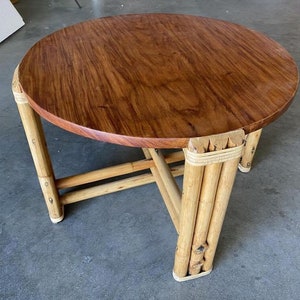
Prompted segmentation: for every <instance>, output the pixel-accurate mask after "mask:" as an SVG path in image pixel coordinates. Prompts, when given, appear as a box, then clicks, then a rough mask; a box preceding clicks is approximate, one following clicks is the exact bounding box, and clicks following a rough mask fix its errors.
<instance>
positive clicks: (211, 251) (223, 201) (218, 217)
mask: <svg viewBox="0 0 300 300" xmlns="http://www.w3.org/2000/svg"><path fill="white" fill-rule="evenodd" d="M243 143H244V135H243V134H241V136H238V135H236V136H233V137H230V138H229V141H228V148H229V149H230V148H231V149H239V150H240V151H239V152H238V151H237V152H236V157H235V158H233V159H231V160H227V161H225V162H224V163H223V166H222V171H221V175H220V179H219V184H218V188H217V193H216V199H215V204H214V208H213V213H212V217H211V221H210V225H209V231H208V235H207V244H208V247H207V250H206V251H205V253H204V263H203V266H202V270H203V271H204V272H206V271H209V270H211V269H212V266H213V260H214V257H215V253H216V249H217V245H218V241H219V237H220V234H221V230H222V226H223V222H224V218H225V214H226V210H227V206H228V203H229V199H230V194H231V191H232V188H233V184H234V180H235V176H236V172H237V169H238V164H239V161H240V158H241V156H242V151H243V148H242V147H241V146H243Z"/></svg>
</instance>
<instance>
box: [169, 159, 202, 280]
mask: <svg viewBox="0 0 300 300" xmlns="http://www.w3.org/2000/svg"><path fill="white" fill-rule="evenodd" d="M203 171H204V167H203V166H194V165H192V164H190V163H189V161H188V160H186V162H185V170H184V179H183V194H182V203H181V212H180V226H179V237H178V241H177V248H176V252H175V263H174V277H175V278H182V277H185V276H186V275H187V272H188V266H189V260H190V253H191V246H192V241H193V235H194V227H195V222H196V215H197V207H198V203H199V195H200V190H201V183H202V176H203Z"/></svg>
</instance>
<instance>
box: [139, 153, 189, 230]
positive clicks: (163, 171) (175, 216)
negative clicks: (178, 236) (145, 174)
mask: <svg viewBox="0 0 300 300" xmlns="http://www.w3.org/2000/svg"><path fill="white" fill-rule="evenodd" d="M143 151H144V154H145V156H146V157H147V158H150V157H151V158H152V159H153V161H154V163H155V167H154V168H151V172H152V174H153V176H154V177H155V179H156V183H157V186H158V189H159V191H160V193H161V195H162V198H163V200H164V202H165V205H166V207H167V209H168V212H169V214H170V217H171V219H172V222H173V224H174V226H175V229H176V231H177V232H178V231H179V214H180V205H181V191H180V190H179V187H178V185H177V183H176V181H175V179H174V176H173V175H172V173H171V172H170V167H169V166H168V164H167V162H166V161H165V158H164V157H163V155H162V153H161V151H159V150H156V149H151V148H149V149H143ZM181 152H182V151H181ZM182 154H183V152H182ZM183 158H184V157H183Z"/></svg>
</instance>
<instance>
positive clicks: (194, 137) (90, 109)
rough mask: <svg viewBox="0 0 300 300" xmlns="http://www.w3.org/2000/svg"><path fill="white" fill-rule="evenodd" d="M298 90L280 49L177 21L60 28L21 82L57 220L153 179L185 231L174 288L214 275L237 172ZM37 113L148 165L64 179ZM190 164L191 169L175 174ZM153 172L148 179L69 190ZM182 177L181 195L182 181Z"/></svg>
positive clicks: (195, 20) (27, 59)
mask: <svg viewBox="0 0 300 300" xmlns="http://www.w3.org/2000/svg"><path fill="white" fill-rule="evenodd" d="M297 86H298V71H297V66H296V64H295V62H294V60H293V59H292V57H291V56H290V54H289V53H288V52H287V51H286V50H285V49H284V48H283V47H282V46H281V45H279V44H278V43H277V42H275V41H274V40H272V39H270V38H268V37H266V36H265V35H263V34H261V33H258V32H256V31H254V30H251V29H247V28H245V27H243V26H240V25H237V24H232V23H229V22H225V21H221V20H216V19H210V18H203V17H197V16H190V15H176V14H137V15H121V16H114V17H106V18H100V19H95V20H90V21H86V22H83V23H79V24H76V25H73V26H70V27H66V28H63V29H61V30H59V31H57V32H55V33H53V34H50V35H49V36H46V37H45V38H43V39H42V40H40V41H39V42H37V43H36V44H35V45H34V46H33V47H32V48H31V49H30V50H29V51H28V52H27V54H26V55H25V56H24V58H23V59H22V61H21V62H20V64H19V66H18V68H17V69H16V72H15V75H14V81H13V91H14V95H15V99H16V102H17V104H18V108H19V111H20V115H21V118H22V121H23V125H24V129H25V132H26V135H27V138H28V142H29V146H30V149H31V153H32V156H33V159H34V163H35V166H36V169H37V173H38V177H39V179H40V183H41V187H42V191H43V193H44V197H45V201H46V204H47V206H48V209H49V214H50V218H51V220H52V221H53V222H55V223H56V222H59V221H61V220H62V219H63V206H64V205H66V204H69V203H73V202H76V201H80V200H84V199H87V198H90V197H95V196H97V195H102V194H105V193H108V192H112V191H117V190H120V189H124V188H129V187H133V186H137V185H141V184H145V183H148V182H153V181H156V183H157V184H158V187H159V189H160V192H161V194H162V196H163V198H164V201H165V203H166V205H167V208H168V210H169V212H170V215H171V218H172V220H173V223H174V225H175V227H176V229H177V231H178V232H179V237H178V243H177V249H176V255H175V264H174V277H175V278H176V279H177V280H185V279H190V278H194V277H198V276H202V275H203V274H207V273H209V272H210V271H211V268H212V261H213V257H214V254H215V250H216V245H217V241H218V238H219V234H220V231H221V227H222V223H223V219H224V216H225V211H226V207H227V203H228V200H229V196H230V192H231V189H232V185H233V182H234V178H235V173H236V170H237V166H238V164H239V162H240V168H241V170H243V171H249V170H250V167H251V162H252V159H253V155H254V152H255V149H256V146H257V143H258V140H259V136H260V133H261V129H262V128H263V127H264V126H266V125H268V124H269V123H270V122H272V121H274V120H275V119H276V118H278V117H279V116H280V115H281V114H282V113H283V112H284V111H285V110H286V109H287V108H288V107H289V105H290V104H291V102H292V99H293V97H294V95H295V93H296V90H297ZM40 116H41V117H43V118H44V119H46V120H48V121H49V122H51V123H53V124H55V125H56V126H59V127H61V128H64V129H66V130H68V131H71V132H73V133H76V134H78V135H81V136H85V137H89V138H92V139H96V140H99V141H105V142H110V143H116V144H121V145H126V146H134V147H141V148H142V149H143V151H144V154H145V156H146V158H145V160H141V161H137V162H134V163H129V164H123V165H121V166H114V167H111V168H106V169H103V170H98V171H92V172H89V173H86V174H79V175H75V176H70V177H68V178H62V179H56V178H55V176H54V174H53V170H52V164H51V160H50V157H49V154H48V151H47V147H46V143H45V137H44V133H43V129H42V126H41V122H40ZM245 141H247V142H246V143H245ZM162 148H183V149H184V154H185V157H184V156H183V154H182V152H175V153H173V154H170V155H168V156H163V154H162V152H161V151H160V150H158V149H162ZM184 158H185V168H184V170H183V168H180V167H178V168H176V167H175V169H170V168H169V166H168V164H169V163H172V162H177V161H180V160H182V159H184ZM144 169H150V170H151V174H150V173H149V174H148V173H147V174H144V175H139V176H135V177H131V178H128V179H125V180H123V181H118V184H117V183H114V184H115V185H113V184H109V185H108V186H107V184H106V185H103V184H102V185H101V186H99V187H93V188H85V189H83V191H77V192H70V193H62V192H60V190H62V191H63V190H64V189H66V188H69V187H73V186H77V185H84V184H85V183H89V182H94V181H98V180H100V179H104V178H107V177H112V176H116V175H119V174H127V173H131V172H136V171H139V170H144ZM182 173H184V183H183V193H181V191H180V189H179V188H178V186H177V184H176V182H175V180H174V176H176V175H179V174H182Z"/></svg>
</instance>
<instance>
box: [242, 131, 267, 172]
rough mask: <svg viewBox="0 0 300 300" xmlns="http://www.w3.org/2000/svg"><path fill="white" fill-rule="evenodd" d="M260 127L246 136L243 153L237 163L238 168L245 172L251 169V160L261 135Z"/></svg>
mask: <svg viewBox="0 0 300 300" xmlns="http://www.w3.org/2000/svg"><path fill="white" fill-rule="evenodd" d="M261 132H262V129H259V130H257V131H254V132H251V133H249V134H248V135H247V136H246V143H245V149H244V154H243V156H242V159H241V161H240V164H239V170H240V171H241V172H243V173H247V172H249V171H250V170H251V166H252V161H253V158H254V155H255V151H256V149H257V145H258V142H259V139H260V136H261Z"/></svg>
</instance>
